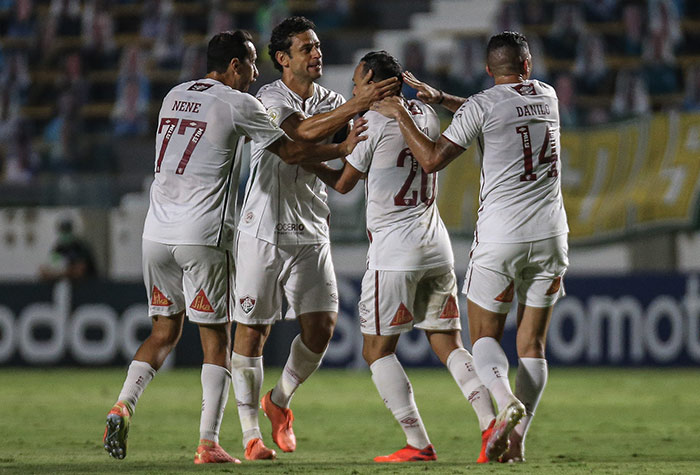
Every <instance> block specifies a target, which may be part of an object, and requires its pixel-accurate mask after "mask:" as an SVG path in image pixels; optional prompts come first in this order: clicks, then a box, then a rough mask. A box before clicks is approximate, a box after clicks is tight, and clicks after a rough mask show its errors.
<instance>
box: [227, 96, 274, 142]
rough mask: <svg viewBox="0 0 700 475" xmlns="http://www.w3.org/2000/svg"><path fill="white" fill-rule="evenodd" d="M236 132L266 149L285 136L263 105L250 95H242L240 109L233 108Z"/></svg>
mask: <svg viewBox="0 0 700 475" xmlns="http://www.w3.org/2000/svg"><path fill="white" fill-rule="evenodd" d="M232 109H233V110H234V118H235V125H236V131H237V132H238V133H239V134H240V135H245V136H247V137H250V138H251V139H252V140H253V141H254V142H256V144H257V146H259V147H260V148H266V147H267V146H268V145H270V144H272V143H273V142H275V141H276V140H277V139H279V138H280V137H282V136H283V135H284V131H283V130H282V129H281V128H280V127H279V126H278V125H277V124H275V123H274V122H273V121H272V119H270V117H269V116H268V114H267V112H266V111H265V108H264V107H263V105H262V104H261V103H260V102H259V101H258V100H256V99H255V98H254V97H253V96H251V95H249V94H243V95H241V101H240V103H239V104H238V107H235V106H232Z"/></svg>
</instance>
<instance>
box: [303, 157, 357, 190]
mask: <svg viewBox="0 0 700 475" xmlns="http://www.w3.org/2000/svg"><path fill="white" fill-rule="evenodd" d="M304 170H306V171H308V172H311V173H315V174H316V175H317V176H318V177H319V178H320V179H321V181H322V182H323V183H325V184H326V185H328V186H330V187H331V188H333V189H334V190H335V191H337V192H338V193H342V194H345V193H347V192H348V191H350V190H352V189H353V188H355V185H356V184H357V182H358V181H360V179H361V178H362V177H363V176H364V175H363V173H362V172H361V171H359V170H357V169H356V168H355V167H353V166H352V165H350V164H349V163H348V162H345V166H343V168H331V167H329V166H328V165H326V164H325V163H314V164H312V165H304Z"/></svg>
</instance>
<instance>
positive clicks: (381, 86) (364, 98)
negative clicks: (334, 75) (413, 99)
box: [354, 69, 401, 111]
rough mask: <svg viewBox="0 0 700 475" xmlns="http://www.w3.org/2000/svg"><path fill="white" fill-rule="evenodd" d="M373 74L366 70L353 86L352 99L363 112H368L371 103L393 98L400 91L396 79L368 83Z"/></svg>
mask: <svg viewBox="0 0 700 475" xmlns="http://www.w3.org/2000/svg"><path fill="white" fill-rule="evenodd" d="M373 74H374V72H373V71H372V70H371V69H369V70H367V73H366V74H365V75H364V77H363V78H362V79H360V82H359V84H356V85H355V97H354V99H355V100H356V101H357V103H358V104H359V105H360V108H361V110H363V111H366V110H368V109H369V108H370V106H371V105H372V103H373V102H376V101H381V100H382V99H384V98H385V97H388V96H393V95H395V94H397V93H398V92H399V90H400V89H401V85H400V84H399V80H398V78H387V79H384V80H383V81H379V82H370V81H371V80H372V75H373Z"/></svg>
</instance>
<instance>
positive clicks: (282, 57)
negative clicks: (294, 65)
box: [275, 51, 289, 68]
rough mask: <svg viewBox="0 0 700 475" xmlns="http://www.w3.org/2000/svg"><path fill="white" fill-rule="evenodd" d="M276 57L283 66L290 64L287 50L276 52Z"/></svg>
mask: <svg viewBox="0 0 700 475" xmlns="http://www.w3.org/2000/svg"><path fill="white" fill-rule="evenodd" d="M275 59H276V60H277V62H278V63H279V64H280V66H282V67H283V68H284V67H286V66H289V53H287V52H286V51H277V52H275Z"/></svg>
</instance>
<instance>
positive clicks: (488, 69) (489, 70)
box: [486, 64, 493, 77]
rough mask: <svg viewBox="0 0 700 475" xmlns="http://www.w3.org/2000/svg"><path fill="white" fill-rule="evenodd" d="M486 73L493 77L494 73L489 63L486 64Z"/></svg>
mask: <svg viewBox="0 0 700 475" xmlns="http://www.w3.org/2000/svg"><path fill="white" fill-rule="evenodd" d="M486 74H488V75H489V76H491V77H493V73H492V72H491V68H489V65H488V64H487V65H486Z"/></svg>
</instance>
